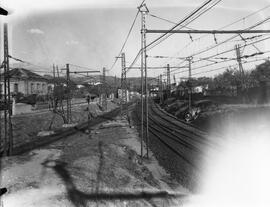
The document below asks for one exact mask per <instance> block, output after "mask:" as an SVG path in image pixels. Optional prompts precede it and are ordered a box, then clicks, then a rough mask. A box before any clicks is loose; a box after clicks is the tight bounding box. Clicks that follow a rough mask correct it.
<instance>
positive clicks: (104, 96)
mask: <svg viewBox="0 0 270 207" xmlns="http://www.w3.org/2000/svg"><path fill="white" fill-rule="evenodd" d="M102 85H103V98H102V108H103V109H104V110H105V111H107V94H106V68H103V75H102Z"/></svg>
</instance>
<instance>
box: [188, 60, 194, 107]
mask: <svg viewBox="0 0 270 207" xmlns="http://www.w3.org/2000/svg"><path fill="white" fill-rule="evenodd" d="M192 59H193V58H192V57H188V58H187V61H188V84H189V86H188V87H189V93H188V110H189V112H190V111H191V98H192V85H191V61H192Z"/></svg>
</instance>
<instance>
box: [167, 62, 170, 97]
mask: <svg viewBox="0 0 270 207" xmlns="http://www.w3.org/2000/svg"><path fill="white" fill-rule="evenodd" d="M167 92H168V97H170V96H171V70H170V64H167Z"/></svg>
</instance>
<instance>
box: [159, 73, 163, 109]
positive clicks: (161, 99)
mask: <svg viewBox="0 0 270 207" xmlns="http://www.w3.org/2000/svg"><path fill="white" fill-rule="evenodd" d="M162 97H163V83H162V75H160V76H159V99H160V100H159V103H160V104H161V103H162V102H163V98H162Z"/></svg>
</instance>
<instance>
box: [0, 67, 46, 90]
mask: <svg viewBox="0 0 270 207" xmlns="http://www.w3.org/2000/svg"><path fill="white" fill-rule="evenodd" d="M9 74H10V92H11V93H15V94H16V93H22V94H24V95H31V94H37V95H46V94H47V93H48V81H47V79H46V78H44V77H42V76H40V75H38V74H36V73H33V72H31V71H30V70H27V69H24V68H14V69H12V70H10V72H9ZM0 85H1V91H2V93H3V92H4V80H3V75H1V80H0Z"/></svg>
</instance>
